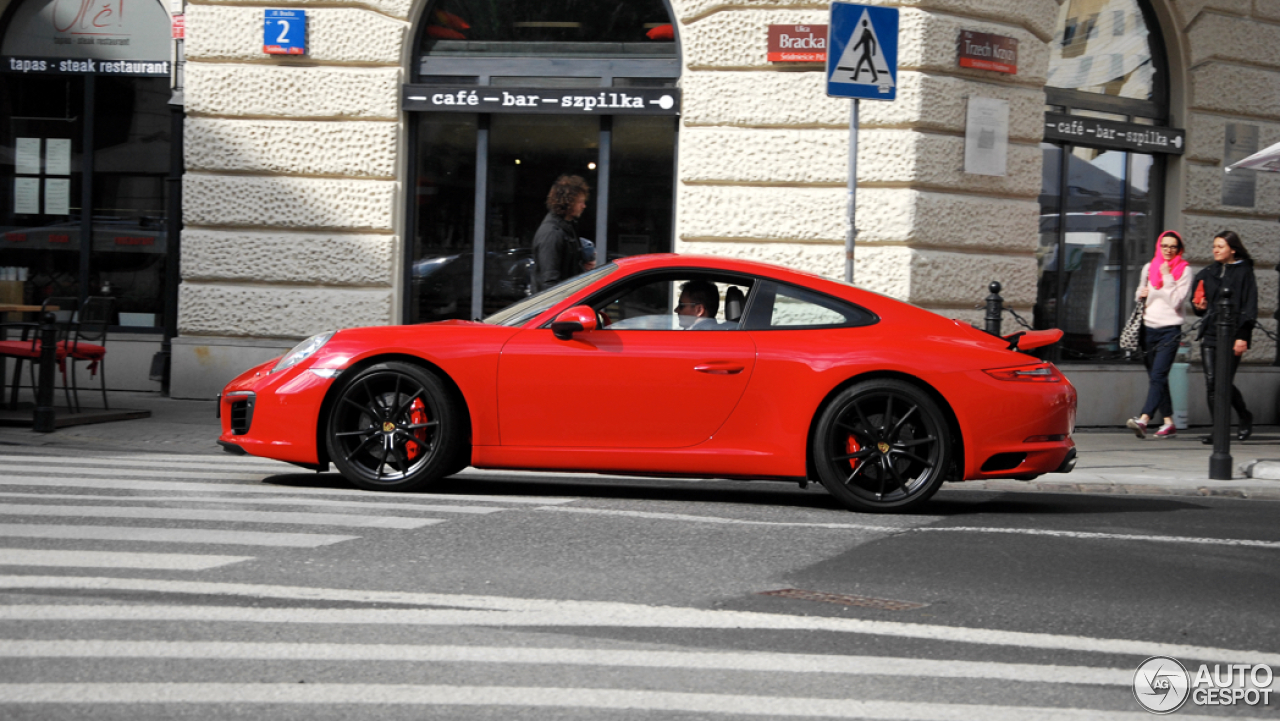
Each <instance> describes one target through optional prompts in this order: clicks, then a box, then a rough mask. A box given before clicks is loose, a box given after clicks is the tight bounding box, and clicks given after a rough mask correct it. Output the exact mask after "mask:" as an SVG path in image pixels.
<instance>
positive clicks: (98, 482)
mask: <svg viewBox="0 0 1280 721" xmlns="http://www.w3.org/2000/svg"><path fill="white" fill-rule="evenodd" d="M0 486H30V487H34V488H96V489H103V490H107V489H110V490H125V491H166V492H174V493H177V492H187V493H211V492H216V493H258V494H264V493H271V494H276V495H316V496H352V497H362V498H412V499H417V500H424V499H431V500H438V501H459V502H466V503H475V502H481V503H510V504H516V505H538V506H554V505H560V504H565V503H573V502H575V501H577V500H578V499H576V498H564V497H550V496H548V497H546V498H541V497H538V496H477V495H462V494H454V493H446V494H430V493H389V492H385V491H379V492H377V493H376V494H375V493H371V492H369V491H362V490H359V489H356V488H315V487H309V486H267V485H262V483H261V481H260V480H259V479H253V480H251V482H248V483H234V482H229V483H200V482H188V481H140V480H129V479H123V478H122V479H114V478H89V477H82V476H77V477H66V478H49V477H47V476H5V477H2V478H0Z"/></svg>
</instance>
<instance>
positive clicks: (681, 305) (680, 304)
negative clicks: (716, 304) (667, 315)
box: [672, 303, 702, 313]
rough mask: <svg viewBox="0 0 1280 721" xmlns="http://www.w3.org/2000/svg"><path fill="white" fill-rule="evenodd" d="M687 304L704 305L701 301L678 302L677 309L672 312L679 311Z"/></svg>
mask: <svg viewBox="0 0 1280 721" xmlns="http://www.w3.org/2000/svg"><path fill="white" fill-rule="evenodd" d="M686 305H702V304H701V303H676V309H675V310H674V311H672V312H673V313H679V312H680V309H681V308H683V307H685V306H686Z"/></svg>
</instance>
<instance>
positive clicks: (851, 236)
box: [844, 98, 858, 283]
mask: <svg viewBox="0 0 1280 721" xmlns="http://www.w3.org/2000/svg"><path fill="white" fill-rule="evenodd" d="M857 214H858V99H857V98H854V99H853V108H852V110H851V113H850V117H849V232H848V234H847V235H846V236H845V241H844V280H845V282H846V283H852V282H853V249H854V245H855V244H856V243H857V240H858V223H857Z"/></svg>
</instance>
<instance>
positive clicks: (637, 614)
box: [0, 603, 1280, 664]
mask: <svg viewBox="0 0 1280 721" xmlns="http://www.w3.org/2000/svg"><path fill="white" fill-rule="evenodd" d="M564 605H565V606H566V608H565V609H564V610H559V609H548V610H539V611H532V610H530V611H525V610H511V611H490V610H484V611H475V610H454V609H448V610H437V609H386V608H359V609H349V608H305V607H292V608H256V607H228V606H199V605H189V606H144V605H131V606H89V605H75V606H45V605H40V606H33V605H12V606H0V621H20V622H23V623H32V622H55V621H123V622H201V623H204V622H214V623H251V624H259V623H262V624H279V625H282V624H296V625H304V626H314V625H333V626H342V625H371V626H397V627H409V626H417V627H430V626H434V627H451V626H487V627H493V628H534V627H548V628H553V627H560V628H666V629H693V628H696V629H733V630H736V631H743V630H748V629H758V630H773V631H830V632H842V633H854V634H871V635H880V636H892V637H900V638H918V639H926V640H931V641H950V642H959V643H976V644H991V645H999V646H1012V647H1024V648H1052V649H1064V650H1071V651H1088V652H1094V653H1116V654H1125V655H1130V656H1135V657H1148V656H1152V655H1162V656H1172V657H1174V658H1179V659H1184V660H1185V659H1205V660H1210V661H1215V660H1216V661H1229V662H1241V661H1246V660H1247V661H1249V662H1250V663H1268V664H1277V663H1280V654H1275V653H1265V652H1259V651H1236V650H1230V649H1212V648H1203V647H1197V646H1188V645H1184V644H1172V643H1159V642H1142V641H1131V640H1128V639H1097V638H1087V637H1083V636H1066V635H1055V634H1041V633H1031V632H1026V631H998V630H990V629H980V628H960V627H953V626H930V625H927V624H914V623H902V622H889V621H867V620H862V619H847V618H827V617H812V616H785V615H780V614H770V613H759V612H750V611H704V610H702V609H691V608H658V607H648V606H640V605H634V606H632V607H631V613H630V614H629V615H623V614H619V613H617V612H616V611H598V612H595V613H592V612H591V611H589V610H587V609H586V608H583V606H584V604H581V603H579V604H570V603H566V604H564ZM619 605H622V604H619Z"/></svg>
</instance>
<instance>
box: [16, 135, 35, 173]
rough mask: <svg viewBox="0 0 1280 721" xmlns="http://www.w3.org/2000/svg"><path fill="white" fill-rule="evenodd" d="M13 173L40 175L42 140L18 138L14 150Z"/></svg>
mask: <svg viewBox="0 0 1280 721" xmlns="http://www.w3.org/2000/svg"><path fill="white" fill-rule="evenodd" d="M13 172H15V173H17V174H18V175H39V174H40V138H18V139H17V142H16V144H15V146H14V149H13Z"/></svg>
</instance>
